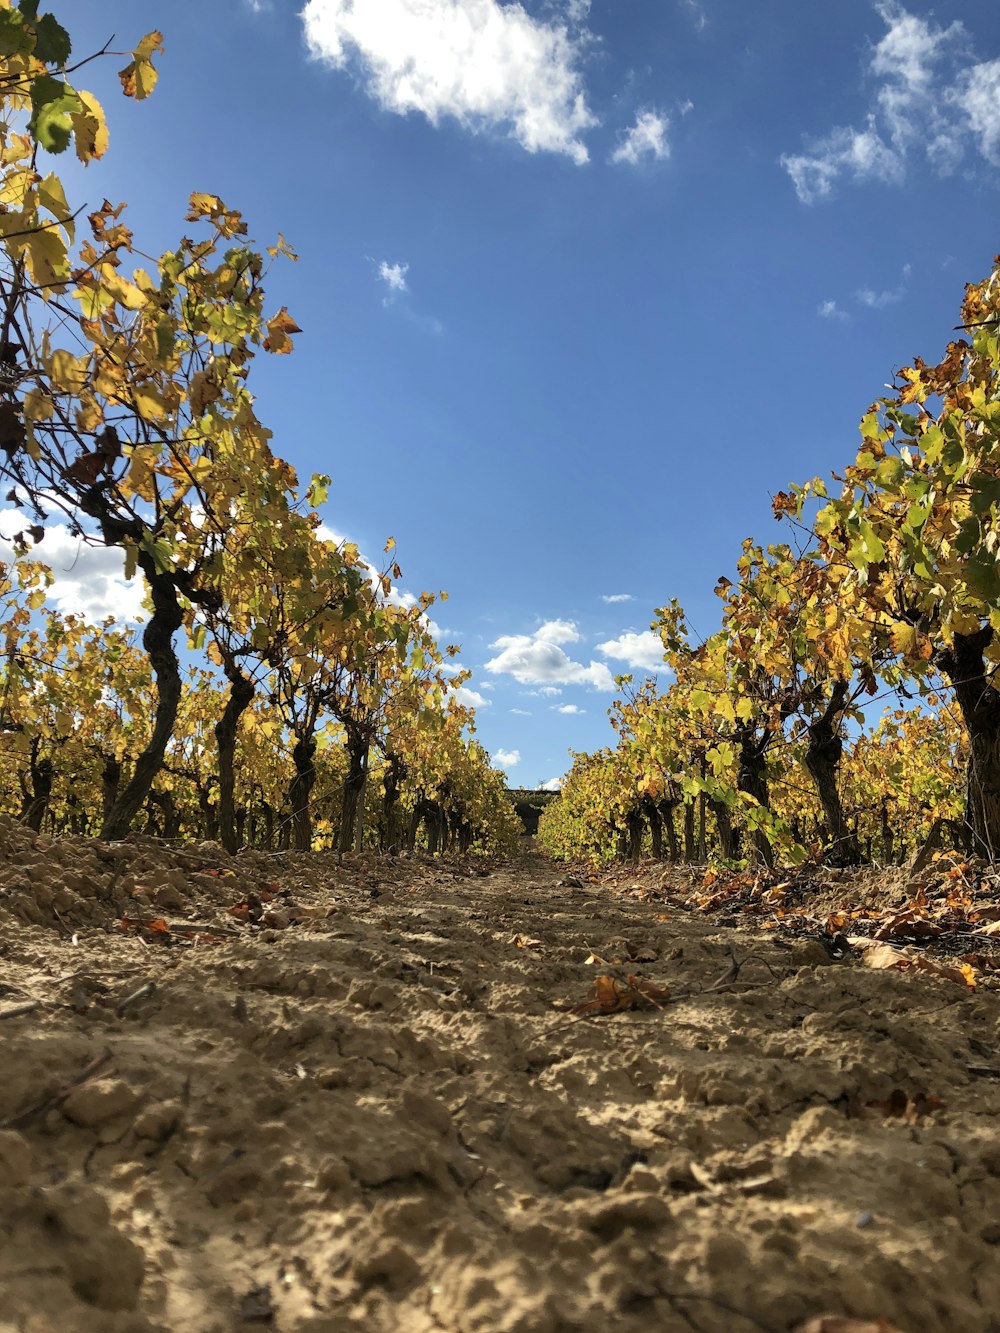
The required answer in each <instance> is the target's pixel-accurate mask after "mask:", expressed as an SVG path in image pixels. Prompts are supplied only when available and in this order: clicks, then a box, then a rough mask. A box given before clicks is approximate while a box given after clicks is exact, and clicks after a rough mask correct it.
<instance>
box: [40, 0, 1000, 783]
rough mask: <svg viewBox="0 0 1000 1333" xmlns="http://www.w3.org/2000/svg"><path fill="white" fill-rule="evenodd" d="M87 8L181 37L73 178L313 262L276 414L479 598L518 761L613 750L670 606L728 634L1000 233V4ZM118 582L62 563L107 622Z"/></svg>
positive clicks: (282, 435)
mask: <svg viewBox="0 0 1000 1333" xmlns="http://www.w3.org/2000/svg"><path fill="white" fill-rule="evenodd" d="M63 17H64V21H67V22H69V23H70V25H71V27H72V31H73V35H74V39H75V53H76V54H77V55H79V54H81V53H82V52H84V51H85V50H89V49H94V48H96V47H98V46H100V45H101V44H102V43H103V42H104V41H105V40H106V39H107V38H108V37H109V36H111V34H112V33H114V34H116V41H115V45H116V48H117V49H119V50H124V49H127V48H128V47H129V46H131V45H133V44H134V42H135V41H137V40H138V38H139V37H140V36H141V35H142V33H143V32H145V31H147V30H148V29H151V28H159V29H161V30H162V32H163V34H164V44H165V48H166V51H165V54H164V55H163V56H162V57H160V58H159V60H158V65H159V68H160V73H161V78H160V84H159V86H158V88H157V90H156V94H155V96H154V97H153V98H152V99H151V100H150V101H149V102H148V103H144V104H142V105H139V106H136V105H134V104H126V103H124V102H123V101H122V99H121V98H120V97H118V96H116V93H115V86H116V82H117V81H116V77H115V71H116V70H117V68H118V67H119V65H120V64H121V63H123V62H122V61H120V60H112V61H110V62H105V63H104V64H103V65H98V66H92V67H91V69H90V71H89V73H90V77H89V79H82V78H81V79H80V82H81V83H83V84H84V86H89V87H91V88H92V89H93V90H94V91H95V92H96V93H97V94H98V95H99V96H100V97H101V99H102V101H103V103H104V105H105V108H106V110H107V112H108V115H109V121H110V125H111V131H112V139H111V150H110V152H109V155H108V157H107V159H106V160H105V161H104V162H103V163H100V164H96V165H94V166H92V167H90V168H88V169H87V171H83V170H82V169H79V168H74V167H71V166H70V165H69V164H68V163H67V164H66V166H67V168H68V170H67V172H66V175H67V176H68V177H69V179H68V181H67V185H68V187H71V188H72V192H73V196H75V199H76V200H77V201H78V200H80V199H86V200H87V201H88V203H90V204H91V205H94V204H97V203H99V202H100V200H101V199H102V198H103V197H104V196H108V197H109V198H111V199H126V200H128V202H129V220H130V223H131V225H132V226H133V228H134V229H135V231H136V234H137V238H138V239H139V240H140V243H141V245H142V247H143V248H145V249H147V250H150V251H155V250H158V249H162V248H165V247H166V246H167V245H169V244H172V243H173V242H174V241H176V239H177V236H178V235H180V234H181V233H182V232H183V231H184V224H183V221H182V219H183V214H184V211H185V201H186V199H187V196H188V194H189V193H190V192H191V191H192V190H204V191H210V192H213V193H217V194H220V195H221V196H222V197H223V199H224V200H225V201H226V203H227V204H228V205H230V206H233V207H238V208H240V209H241V210H242V211H243V212H244V213H245V215H246V217H247V219H248V221H249V224H250V229H251V234H252V235H253V236H254V237H255V238H256V239H257V241H258V242H259V243H261V244H266V243H270V242H271V240H273V238H274V235H275V233H276V232H277V231H279V230H280V231H282V232H283V233H284V234H285V236H286V237H287V238H288V240H289V241H290V243H291V244H292V245H293V246H294V247H295V248H296V250H297V251H298V252H299V254H300V260H299V262H298V264H296V265H290V264H286V265H283V266H280V267H278V268H276V269H275V270H274V271H273V273H272V275H271V281H270V286H269V290H270V297H271V304H272V305H273V306H274V307H275V308H277V307H278V306H280V305H287V306H288V307H289V310H290V311H291V313H292V314H293V316H294V317H295V319H296V320H297V322H298V323H299V324H300V325H301V326H302V328H303V334H302V336H301V337H299V338H297V339H296V351H295V354H294V356H292V357H290V358H281V359H280V360H274V361H272V360H270V359H269V358H264V359H263V360H261V361H258V363H257V364H256V365H255V370H254V375H255V380H256V386H255V387H256V392H257V394H258V400H259V411H260V415H261V417H262V419H263V420H264V421H265V422H266V423H267V424H268V425H269V426H270V427H271V428H272V429H273V431H274V433H275V443H276V447H277V449H278V451H279V452H280V453H281V454H283V455H284V456H285V457H286V458H288V459H289V460H290V461H291V462H292V463H294V464H295V465H296V466H297V467H298V468H299V470H300V472H301V473H303V474H307V473H309V472H310V471H325V472H329V473H330V474H331V475H332V477H333V486H332V488H331V492H330V500H329V502H328V504H327V506H326V511H325V517H326V519H327V521H328V523H329V524H330V526H331V527H332V528H334V529H335V530H336V531H338V532H342V533H345V534H347V535H349V536H350V538H351V539H352V540H355V541H357V542H358V543H359V544H360V545H361V547H362V549H363V550H367V551H369V552H372V553H373V554H374V553H377V552H379V551H381V549H382V546H383V545H384V542H385V538H386V537H387V536H388V535H390V534H392V535H394V536H395V538H396V540H397V543H398V550H397V554H398V556H399V559H400V563H401V564H402V566H403V570H404V575H405V578H404V583H405V586H406V587H407V588H409V589H410V590H412V591H414V592H418V591H420V590H421V589H423V588H428V589H431V590H436V589H438V588H445V589H447V590H448V591H449V593H450V600H449V601H448V603H447V604H446V605H444V606H441V607H439V608H437V609H436V611H435V615H436V617H437V619H438V621H439V623H440V624H441V625H442V627H443V629H444V630H445V631H446V635H445V637H446V639H447V640H454V641H457V642H460V643H461V644H462V645H463V654H462V661H463V663H464V664H465V665H466V666H469V667H471V668H472V669H473V671H474V679H473V681H472V682H471V686H470V687H471V689H472V690H473V691H475V693H476V696H477V697H478V698H479V699H480V700H481V701H482V706H481V707H480V708H479V710H478V731H479V736H480V739H481V740H482V741H483V743H484V744H485V745H486V746H487V748H488V749H489V750H490V751H491V752H492V753H493V754H494V756H500V757H502V758H503V761H504V762H506V763H507V766H508V773H509V776H510V778H511V780H512V781H513V782H517V783H524V784H526V785H537V784H541V783H542V782H545V781H547V780H550V779H553V778H555V777H557V776H558V775H559V774H561V773H562V772H564V771H565V769H566V768H567V766H568V756H567V751H568V750H569V749H571V748H572V749H593V748H596V747H597V746H600V745H603V744H608V743H611V742H612V741H613V733H612V732H611V729H610V727H609V725H608V722H607V717H606V714H607V709H608V706H609V704H610V702H611V700H612V698H613V685H612V676H613V674H614V673H616V672H619V671H628V670H630V669H632V670H637V671H638V672H640V673H641V672H642V670H643V669H644V668H647V667H649V666H651V665H653V664H654V663H655V661H656V656H657V655H656V653H655V651H654V650H653V648H652V645H651V642H650V638H649V636H648V626H649V621H650V618H651V615H652V611H653V608H654V607H656V606H657V605H660V604H662V603H663V602H665V601H666V600H668V599H669V598H671V597H678V598H680V599H681V601H682V602H683V603H684V605H685V606H686V607H687V608H688V611H689V615H690V619H691V622H692V624H693V625H694V627H695V628H696V630H697V631H699V632H701V633H703V634H704V633H709V632H711V631H712V630H713V629H714V628H716V626H717V623H718V605H719V604H718V602H717V600H716V599H715V598H714V596H713V594H712V588H713V586H714V584H715V582H716V579H717V578H718V577H719V575H720V574H727V575H730V576H731V575H732V570H733V564H734V561H735V559H736V557H737V555H738V553H739V547H740V542H741V540H742V539H743V538H744V537H746V536H754V537H755V538H757V539H760V540H763V541H768V540H777V539H778V538H779V537H780V536H781V535H782V534H781V531H780V529H778V528H777V526H776V525H775V523H774V521H773V519H772V518H771V516H770V506H769V495H770V494H771V493H773V492H774V491H776V490H779V489H784V488H786V487H787V486H788V484H789V483H790V482H792V481H801V480H804V479H806V478H808V477H810V476H812V475H814V474H816V473H818V472H829V471H830V470H831V469H834V468H838V467H839V466H841V465H843V464H844V463H845V462H846V461H847V460H848V459H849V458H850V457H851V456H853V453H854V449H855V442H856V439H857V423H858V421H859V419H860V417H861V415H862V414H863V412H864V410H865V408H866V407H867V406H868V404H869V403H870V402H871V401H872V400H873V399H874V398H875V397H876V396H877V395H878V394H879V392H880V390H881V387H882V385H883V384H884V383H885V382H886V381H887V380H888V379H889V378H890V377H891V375H892V372H893V370H894V369H895V368H897V367H898V366H900V365H903V364H905V363H906V362H907V361H909V360H910V359H912V357H913V356H914V355H916V354H917V353H923V354H924V355H926V356H928V357H934V356H936V355H937V354H938V353H939V352H940V350H941V349H942V348H943V346H944V343H945V341H946V339H947V338H948V336H949V335H950V330H951V328H952V325H954V324H955V323H956V316H957V311H958V304H959V300H960V297H961V293H962V287H963V284H964V283H965V282H966V281H971V280H974V279H978V278H980V277H981V276H983V275H984V274H985V273H986V271H987V270H988V268H989V265H990V261H991V259H992V256H993V255H994V253H995V252H996V251H998V250H1000V208H998V205H1000V7H998V6H997V5H996V3H995V0H993V3H986V2H985V0H965V3H963V4H961V5H958V4H955V3H952V4H939V5H938V6H937V8H936V9H934V10H932V9H929V8H928V7H926V6H925V5H923V4H918V3H916V0H914V3H912V4H911V5H909V6H908V7H904V6H903V5H901V4H892V3H875V4H873V3H870V2H869V0H865V2H864V3H863V2H862V0H839V2H838V3H837V4H836V5H819V4H802V3H801V0H758V2H757V3H755V4H752V5H750V4H739V3H735V2H734V0H593V2H592V3H591V4H589V5H588V4H587V3H586V2H585V0H538V2H537V3H534V2H530V0H525V3H524V4H523V6H522V5H517V4H506V5H504V4H500V3H498V0H353V3H351V0H310V3H308V4H306V5H305V7H304V8H303V3H302V0H297V3H293V4H286V3H282V2H281V0H270V2H268V0H255V2H254V0H211V2H210V3H206V2H205V0H200V2H199V3H194V0H169V3H167V0H100V3H97V2H96V0H91V2H89V3H86V4H83V5H78V4H74V5H71V6H65V7H64V10H63ZM53 549H54V548H52V547H51V546H50V550H49V553H50V555H51V554H52V550H53ZM89 558H90V557H88V559H89ZM98 559H100V557H98ZM69 563H70V561H69V559H67V565H68V564H69ZM114 572H115V571H114V570H113V569H110V568H109V567H108V566H107V564H106V563H105V564H104V565H100V564H93V565H87V564H83V565H81V564H80V563H78V564H77V565H76V566H75V567H74V570H73V572H72V575H67V576H66V580H65V581H64V583H63V585H62V586H63V588H64V591H65V593H66V596H67V597H70V596H72V597H74V598H75V599H76V602H75V604H76V605H77V606H79V605H80V604H81V600H82V601H84V602H86V601H87V600H88V598H89V600H90V602H91V603H92V604H93V605H92V609H94V610H95V611H96V610H98V609H100V604H101V600H102V598H103V596H104V595H105V593H106V592H107V593H109V594H110V595H111V597H112V598H114V596H115V595H116V594H115V592H114V588H113V586H112V584H111V583H109V582H108V576H109V575H112V574H113V573H114ZM81 578H82V579H84V580H86V579H89V580H90V584H89V591H88V588H85V587H81V585H80V582H79V580H80V579H81ZM71 579H72V580H76V582H75V583H71V582H70V580H71ZM515 757H516V758H515Z"/></svg>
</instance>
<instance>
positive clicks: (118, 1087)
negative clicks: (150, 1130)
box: [63, 1078, 139, 1129]
mask: <svg viewBox="0 0 1000 1333" xmlns="http://www.w3.org/2000/svg"><path fill="white" fill-rule="evenodd" d="M138 1102H139V1098H138V1096H137V1095H136V1093H134V1092H133V1091H132V1089H131V1088H130V1087H129V1085H128V1084H127V1083H125V1082H124V1081H123V1080H122V1079H120V1078H100V1079H95V1081H94V1082H93V1083H85V1084H84V1085H83V1086H82V1087H80V1088H74V1089H73V1091H72V1092H71V1093H70V1095H69V1096H68V1097H67V1098H66V1100H65V1102H63V1115H65V1117H66V1119H67V1120H71V1121H72V1122H73V1124H74V1125H80V1126H82V1127H84V1128H86V1129H93V1128H95V1126H97V1125H104V1124H107V1122H108V1121H109V1120H115V1119H117V1118H118V1117H119V1116H123V1115H128V1114H129V1112H130V1111H133V1110H134V1109H135V1107H136V1106H137V1105H138Z"/></svg>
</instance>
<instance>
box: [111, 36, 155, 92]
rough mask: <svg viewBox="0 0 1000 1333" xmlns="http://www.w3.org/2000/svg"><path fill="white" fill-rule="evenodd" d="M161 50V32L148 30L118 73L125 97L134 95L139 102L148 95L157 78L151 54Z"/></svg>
mask: <svg viewBox="0 0 1000 1333" xmlns="http://www.w3.org/2000/svg"><path fill="white" fill-rule="evenodd" d="M162 51H163V34H162V33H161V32H148V33H147V34H146V36H145V37H144V38H143V39H142V41H141V42H140V43H139V45H138V46H137V47H136V48H135V50H134V51H133V52H132V60H131V61H130V62H129V64H127V65H126V66H125V68H124V69H123V70H121V71H120V72H119V74H118V77H119V79H121V84H122V92H123V93H124V94H125V96H126V97H134V98H135V99H136V101H137V102H141V101H142V100H143V99H144V98H146V97H148V96H149V95H150V93H151V92H152V91H153V89H154V88H155V87H156V81H157V79H158V78H159V75H158V74H157V72H156V70H155V68H154V67H153V61H152V56H153V55H154V54H156V53H157V52H160V53H162Z"/></svg>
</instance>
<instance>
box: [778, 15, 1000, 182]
mask: <svg viewBox="0 0 1000 1333" xmlns="http://www.w3.org/2000/svg"><path fill="white" fill-rule="evenodd" d="M875 9H876V12H877V13H878V15H879V17H880V18H881V19H882V21H883V22H884V23H885V25H886V32H885V34H884V36H883V37H882V38H881V40H880V41H878V42H877V43H876V45H875V46H874V47H873V48H871V50H870V52H869V54H868V58H867V73H868V75H869V77H870V80H871V83H872V87H873V93H872V97H871V100H870V102H869V105H868V108H867V110H866V113H865V116H864V119H863V123H862V124H861V125H859V126H838V127H837V128H836V129H834V130H832V131H831V132H830V133H829V134H827V135H825V136H822V137H820V138H819V139H817V140H816V141H815V142H813V143H812V144H811V145H809V146H808V148H807V151H806V152H803V153H788V154H785V155H784V156H783V157H782V158H781V165H782V166H783V167H784V168H785V170H786V171H787V172H788V174H789V176H790V177H791V180H792V184H793V185H794V186H795V191H796V193H797V195H798V197H799V199H800V200H801V201H802V202H803V203H805V204H812V203H816V202H817V201H818V200H821V199H825V198H828V197H829V196H830V195H831V194H832V193H833V191H834V188H835V186H836V185H837V184H838V182H839V181H841V180H842V179H848V180H851V181H865V180H881V181H883V182H886V183H889V184H898V183H899V182H901V181H903V180H904V179H905V177H906V173H907V168H908V166H909V164H910V162H911V161H912V160H913V159H914V158H921V157H922V158H924V159H925V160H926V164H927V165H928V166H929V167H930V168H931V169H932V170H934V171H937V172H939V173H941V174H947V173H948V172H950V171H953V170H954V169H955V167H956V166H957V165H958V164H959V162H960V161H961V160H962V158H963V157H965V156H966V154H967V153H969V152H970V151H971V152H977V151H978V153H980V154H981V155H982V157H984V158H986V159H987V160H988V161H990V162H993V163H996V164H997V165H1000V60H998V59H993V60H988V61H979V62H977V61H974V60H972V59H970V57H969V48H970V41H969V37H968V34H967V32H966V30H965V27H964V25H963V24H962V22H961V21H960V20H957V19H956V20H955V22H953V23H951V24H949V25H948V26H947V27H940V26H938V25H936V24H935V23H933V21H931V20H929V19H922V18H918V17H917V16H916V15H914V14H911V13H909V12H908V11H907V10H906V9H904V8H903V6H902V5H901V4H899V3H897V2H896V0H881V2H880V3H877V4H876V5H875Z"/></svg>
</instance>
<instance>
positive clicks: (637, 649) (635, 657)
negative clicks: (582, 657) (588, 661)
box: [597, 629, 666, 671]
mask: <svg viewBox="0 0 1000 1333" xmlns="http://www.w3.org/2000/svg"><path fill="white" fill-rule="evenodd" d="M597 651H598V652H599V653H603V654H604V656H605V657H611V658H613V659H614V660H616V661H619V662H625V663H627V665H628V666H630V667H634V668H635V669H636V670H638V671H664V670H665V669H666V668H665V667H664V664H663V643H662V641H661V639H660V636H659V635H658V634H654V633H653V631H652V630H651V629H646V630H643V631H642V633H641V634H637V633H636V632H635V631H634V630H626V631H625V633H624V634H619V635H618V638H617V639H608V640H607V642H606V643H599V644H598V645H597Z"/></svg>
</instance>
